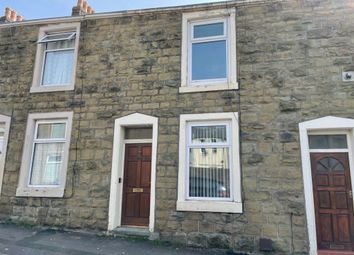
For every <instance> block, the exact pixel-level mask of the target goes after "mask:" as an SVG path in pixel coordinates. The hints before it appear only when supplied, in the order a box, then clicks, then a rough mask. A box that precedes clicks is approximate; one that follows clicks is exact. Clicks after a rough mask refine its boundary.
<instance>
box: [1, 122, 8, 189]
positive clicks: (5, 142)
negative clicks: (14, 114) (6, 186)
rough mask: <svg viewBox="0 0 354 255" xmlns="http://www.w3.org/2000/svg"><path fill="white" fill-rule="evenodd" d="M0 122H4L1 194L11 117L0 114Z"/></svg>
mask: <svg viewBox="0 0 354 255" xmlns="http://www.w3.org/2000/svg"><path fill="white" fill-rule="evenodd" d="M0 123H5V128H4V140H3V144H2V146H3V148H2V149H3V153H2V154H0V195H1V189H2V182H3V177H4V170H5V160H6V151H7V144H8V140H9V132H10V124H11V118H10V117H8V116H5V115H0Z"/></svg>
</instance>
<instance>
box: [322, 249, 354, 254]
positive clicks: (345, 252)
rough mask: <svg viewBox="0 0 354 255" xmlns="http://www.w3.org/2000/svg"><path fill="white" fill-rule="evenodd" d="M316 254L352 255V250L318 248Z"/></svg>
mask: <svg viewBox="0 0 354 255" xmlns="http://www.w3.org/2000/svg"><path fill="white" fill-rule="evenodd" d="M317 255H354V252H353V251H340V250H318V251H317Z"/></svg>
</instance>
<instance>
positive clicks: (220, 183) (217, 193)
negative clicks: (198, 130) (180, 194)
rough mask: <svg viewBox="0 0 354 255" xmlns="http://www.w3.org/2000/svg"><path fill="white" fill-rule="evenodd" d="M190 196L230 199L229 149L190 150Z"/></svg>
mask: <svg viewBox="0 0 354 255" xmlns="http://www.w3.org/2000/svg"><path fill="white" fill-rule="evenodd" d="M189 196H190V197H209V198H229V197H230V167H229V148H191V149H190V150H189Z"/></svg>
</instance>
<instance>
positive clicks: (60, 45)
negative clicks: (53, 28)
mask: <svg viewBox="0 0 354 255" xmlns="http://www.w3.org/2000/svg"><path fill="white" fill-rule="evenodd" d="M46 45H47V50H57V49H66V48H74V47H75V40H66V41H57V42H49V43H47V44H46Z"/></svg>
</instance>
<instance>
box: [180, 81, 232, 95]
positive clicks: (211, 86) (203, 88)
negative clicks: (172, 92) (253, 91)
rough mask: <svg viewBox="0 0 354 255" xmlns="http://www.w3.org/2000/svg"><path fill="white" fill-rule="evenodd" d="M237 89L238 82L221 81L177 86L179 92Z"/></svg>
mask: <svg viewBox="0 0 354 255" xmlns="http://www.w3.org/2000/svg"><path fill="white" fill-rule="evenodd" d="M235 89H238V83H221V84H209V85H198V86H182V87H179V93H192V92H205V91H219V90H235Z"/></svg>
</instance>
